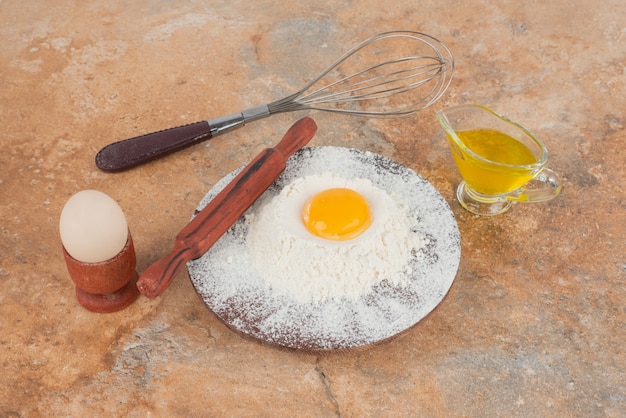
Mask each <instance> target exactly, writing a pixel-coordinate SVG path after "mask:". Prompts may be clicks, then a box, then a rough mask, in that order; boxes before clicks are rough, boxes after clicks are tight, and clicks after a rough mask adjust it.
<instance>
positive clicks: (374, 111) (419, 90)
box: [268, 31, 454, 117]
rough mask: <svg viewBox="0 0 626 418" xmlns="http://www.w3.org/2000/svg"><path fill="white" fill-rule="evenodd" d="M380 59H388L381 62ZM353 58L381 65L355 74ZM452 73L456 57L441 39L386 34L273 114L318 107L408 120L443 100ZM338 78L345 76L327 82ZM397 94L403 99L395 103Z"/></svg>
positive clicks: (274, 109)
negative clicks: (419, 111) (407, 116)
mask: <svg viewBox="0 0 626 418" xmlns="http://www.w3.org/2000/svg"><path fill="white" fill-rule="evenodd" d="M392 41H393V42H392ZM366 48H369V49H368V51H365V49H366ZM372 49H373V51H372ZM407 49H408V51H407ZM406 52H409V54H408V55H402V54H405V53H406ZM381 56H384V57H388V59H386V60H384V61H380V57H381ZM349 58H353V60H354V61H356V62H357V64H358V65H360V66H363V64H362V63H361V62H362V61H367V59H374V60H378V61H377V62H374V63H373V64H370V65H365V66H364V68H363V67H362V68H361V69H360V70H356V71H354V70H351V69H352V66H353V65H354V64H352V65H348V64H346V62H349ZM344 66H345V67H346V68H344ZM453 72H454V60H453V57H452V54H451V52H450V50H449V49H448V48H447V47H446V46H445V45H444V44H443V43H441V42H440V41H439V40H438V39H436V38H434V37H432V36H430V35H427V34H424V33H421V32H413V31H392V32H384V33H381V34H378V35H376V36H373V37H371V38H369V39H367V40H365V41H364V42H362V43H360V44H358V45H356V46H355V47H353V48H352V49H350V50H349V51H348V52H346V53H345V54H344V55H343V56H341V57H340V58H339V59H337V60H336V61H335V62H333V63H332V64H331V65H330V66H328V67H327V68H326V69H325V70H324V71H322V72H321V73H320V74H319V76H318V77H317V78H315V79H313V80H311V81H310V82H309V83H308V84H307V85H306V86H305V87H304V88H302V89H301V90H300V91H298V92H297V93H295V94H293V95H291V96H288V97H286V98H284V99H281V100H278V101H276V102H273V103H270V104H268V108H269V111H270V113H281V112H288V111H293V110H301V109H315V110H323V111H328V112H336V113H346V114H351V115H359V116H370V117H398V116H405V115H409V114H411V113H414V112H416V111H418V110H421V109H424V108H426V107H428V106H430V105H431V104H432V103H434V102H435V101H436V100H438V99H439V98H440V97H441V95H443V93H444V92H445V91H446V90H447V88H448V86H449V84H450V82H451V80H452V74H453ZM335 74H340V76H339V77H337V78H335V79H332V78H330V77H329V78H330V79H329V80H326V77H327V76H330V75H335ZM341 74H349V75H341ZM394 96H402V97H401V99H397V100H395V101H393V103H391V102H392V99H393V98H394Z"/></svg>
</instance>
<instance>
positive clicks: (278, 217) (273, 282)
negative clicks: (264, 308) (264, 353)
mask: <svg viewBox="0 0 626 418" xmlns="http://www.w3.org/2000/svg"><path fill="white" fill-rule="evenodd" d="M333 187H345V188H348V189H352V190H355V191H357V192H358V193H360V194H361V195H362V196H364V197H365V198H366V200H367V201H368V204H369V206H370V211H371V212H372V217H373V222H372V225H371V226H370V227H369V228H368V230H367V231H365V232H364V233H363V234H362V235H361V236H359V237H357V238H355V239H353V240H348V241H329V240H325V239H323V238H319V237H316V236H314V235H312V234H310V233H309V232H308V231H307V230H306V228H305V227H304V224H303V222H302V219H301V214H302V208H303V207H304V204H305V202H306V201H307V200H308V199H309V198H310V197H311V196H313V195H314V194H316V193H318V192H320V191H322V190H325V189H328V188H333ZM245 222H246V223H247V224H248V225H249V230H248V236H247V241H246V246H247V250H248V252H249V254H251V258H252V262H253V265H254V266H255V267H256V269H257V270H258V272H259V275H260V277H262V278H263V279H265V280H266V282H267V284H268V285H269V286H271V289H272V291H273V292H276V293H277V294H283V295H285V296H289V297H292V298H294V299H296V300H298V301H300V302H304V303H318V302H323V301H325V300H327V299H330V298H348V299H357V298H359V297H360V296H363V295H364V294H367V293H368V292H370V291H371V289H372V286H375V285H377V284H379V283H380V282H381V281H382V280H383V279H386V280H387V281H388V282H389V283H390V284H392V285H402V284H404V283H405V282H406V281H407V280H409V278H410V274H411V268H410V266H409V260H410V259H411V257H412V255H411V254H412V252H414V251H416V250H418V249H420V248H421V247H422V246H423V245H424V241H423V239H422V238H421V237H420V236H419V235H418V234H415V233H414V232H412V231H415V229H416V228H417V224H416V222H417V221H416V219H413V218H411V217H409V215H408V209H407V207H406V205H405V204H404V203H402V202H401V201H399V200H397V199H394V197H393V196H392V195H391V194H389V193H387V192H386V191H384V190H382V189H380V188H378V187H376V186H374V185H373V184H372V183H371V181H370V180H368V179H345V178H343V177H340V176H337V175H333V174H331V173H322V174H313V175H310V176H307V177H304V178H302V177H300V178H297V179H295V180H294V181H292V182H291V183H290V184H288V185H286V186H285V187H284V188H283V190H282V191H281V192H280V193H279V194H278V195H276V196H274V197H272V198H271V199H269V202H267V203H266V204H265V205H264V206H262V207H261V208H260V209H259V210H258V212H257V214H256V215H255V214H250V215H248V216H247V217H246V220H245Z"/></svg>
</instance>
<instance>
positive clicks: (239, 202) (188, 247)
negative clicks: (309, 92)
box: [137, 117, 317, 298]
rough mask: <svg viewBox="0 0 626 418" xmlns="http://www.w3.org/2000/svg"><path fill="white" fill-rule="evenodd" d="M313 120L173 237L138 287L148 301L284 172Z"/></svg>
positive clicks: (262, 158)
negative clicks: (166, 249)
mask: <svg viewBox="0 0 626 418" xmlns="http://www.w3.org/2000/svg"><path fill="white" fill-rule="evenodd" d="M316 131H317V125H316V124H315V122H314V121H313V119H311V118H309V117H305V118H302V119H300V120H299V121H297V122H296V123H295V124H294V125H293V126H292V127H291V128H289V130H288V131H287V133H285V136H284V137H283V139H282V140H281V141H280V142H279V143H278V145H276V147H274V148H267V149H265V150H263V151H262V152H261V153H260V154H259V155H258V156H257V157H256V158H255V159H254V160H252V161H251V162H250V163H249V164H248V165H247V166H246V167H245V168H244V169H243V170H242V171H241V172H240V173H239V174H238V175H237V176H236V177H235V178H234V179H233V180H232V181H231V182H230V183H229V184H228V185H227V186H226V187H225V188H224V189H223V190H222V191H221V192H220V193H219V194H218V195H217V196H215V198H214V199H213V200H211V201H210V202H209V203H208V204H207V205H206V206H205V207H204V209H202V210H201V211H200V212H199V213H198V214H197V215H196V216H195V217H194V218H193V219H192V220H191V221H190V222H189V223H188V224H187V225H186V226H185V227H184V228H183V229H182V231H180V233H179V234H178V235H177V236H176V242H175V245H174V248H172V250H171V251H170V252H169V253H168V254H167V255H165V256H164V257H163V258H161V259H160V260H158V261H156V262H155V263H154V264H152V265H151V266H150V267H148V268H147V269H146V270H145V271H144V272H143V273H142V274H141V275H140V276H139V279H138V280H137V288H138V289H139V291H140V292H141V293H143V294H144V295H145V296H147V297H149V298H155V297H157V296H159V295H160V294H161V293H163V292H164V291H165V290H166V289H167V288H168V287H169V285H170V284H171V283H172V280H174V277H175V276H176V274H178V272H179V271H180V269H181V268H182V267H183V266H184V265H185V264H186V263H187V262H188V261H190V260H193V259H196V258H198V257H200V256H202V255H203V254H204V253H205V252H207V251H208V250H209V248H211V246H212V245H213V244H215V242H217V240H218V239H219V238H220V237H221V236H222V235H223V234H224V233H225V232H226V231H227V230H228V228H230V227H231V226H232V225H233V224H234V223H235V222H236V221H237V219H239V217H240V216H241V215H242V214H243V213H244V212H245V211H246V209H248V208H249V207H250V206H251V205H252V203H254V201H255V200H256V199H258V198H259V196H261V194H263V192H264V191H265V190H266V189H267V188H268V187H269V186H270V185H271V184H272V183H273V182H274V180H276V178H277V177H278V176H279V175H280V173H282V172H283V170H284V169H285V166H286V163H287V159H288V158H289V157H290V156H291V155H293V154H294V153H295V152H296V151H298V150H299V149H301V148H302V147H303V146H305V145H306V144H307V143H308V142H309V141H310V140H311V138H313V135H315V132H316Z"/></svg>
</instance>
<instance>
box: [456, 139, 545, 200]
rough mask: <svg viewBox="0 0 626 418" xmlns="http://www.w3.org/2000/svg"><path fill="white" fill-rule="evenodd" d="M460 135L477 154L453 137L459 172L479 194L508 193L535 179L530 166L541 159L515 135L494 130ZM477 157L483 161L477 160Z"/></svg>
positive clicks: (465, 143) (462, 140)
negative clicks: (460, 144) (462, 145)
mask: <svg viewBox="0 0 626 418" xmlns="http://www.w3.org/2000/svg"><path fill="white" fill-rule="evenodd" d="M456 135H457V136H458V138H459V139H460V140H461V142H462V143H463V144H464V145H465V146H466V147H467V149H469V150H471V151H472V153H473V154H472V153H470V152H468V151H467V149H463V148H462V147H459V146H457V145H456V144H455V142H454V141H453V140H452V139H450V138H449V140H450V142H451V144H452V145H453V147H452V149H453V150H454V151H455V152H453V155H454V159H455V161H456V164H457V167H458V169H459V172H460V174H461V176H462V177H463V179H464V180H465V182H466V183H467V184H468V185H469V186H470V187H471V188H472V189H473V190H475V191H476V192H478V193H482V194H485V195H500V194H505V193H508V192H511V191H513V190H515V189H518V188H519V187H521V186H523V185H524V184H526V183H527V182H528V181H529V180H530V179H531V178H532V176H533V174H534V173H533V172H531V171H529V170H528V167H527V166H528V165H532V164H535V163H537V162H538V160H537V157H536V156H535V155H534V154H533V152H532V151H531V150H530V149H529V148H528V147H527V146H526V145H525V144H523V143H522V142H520V141H518V140H517V139H515V138H513V137H512V136H510V135H507V134H505V133H503V132H500V131H496V130H491V129H475V130H466V131H456ZM476 155H478V156H480V157H481V158H482V159H481V158H476ZM483 159H484V160H488V161H484V160H483ZM494 163H496V164H494Z"/></svg>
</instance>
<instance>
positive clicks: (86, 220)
mask: <svg viewBox="0 0 626 418" xmlns="http://www.w3.org/2000/svg"><path fill="white" fill-rule="evenodd" d="M59 232H60V234H61V241H62V243H63V247H65V250H66V251H67V252H68V253H69V254H70V255H71V256H72V257H73V258H75V259H76V260H78V261H82V262H85V263H98V262H102V261H106V260H109V259H111V258H113V257H115V256H116V255H117V254H119V253H120V251H122V249H123V248H124V246H125V245H126V242H127V240H128V224H127V222H126V217H125V216H124V212H123V211H122V208H121V207H120V206H119V204H118V203H117V202H116V201H115V200H113V199H112V198H111V197H110V196H108V195H107V194H105V193H103V192H100V191H98V190H83V191H80V192H78V193H76V194H75V195H74V196H72V197H71V198H70V199H69V200H68V201H67V203H66V204H65V206H64V207H63V210H62V212H61V218H60V220H59Z"/></svg>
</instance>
